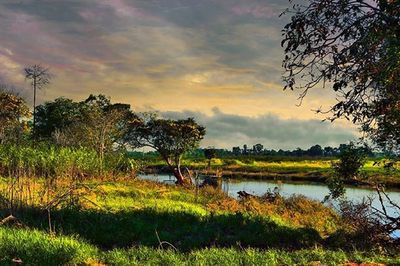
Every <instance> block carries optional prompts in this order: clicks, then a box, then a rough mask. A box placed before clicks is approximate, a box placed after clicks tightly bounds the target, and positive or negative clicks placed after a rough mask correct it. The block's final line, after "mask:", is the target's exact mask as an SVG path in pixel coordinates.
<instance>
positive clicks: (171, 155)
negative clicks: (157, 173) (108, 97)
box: [127, 116, 206, 185]
mask: <svg viewBox="0 0 400 266" xmlns="http://www.w3.org/2000/svg"><path fill="white" fill-rule="evenodd" d="M205 133H206V131H205V128H204V127H203V126H201V125H199V124H197V123H196V121H195V120H194V119H193V118H188V119H181V120H172V119H159V118H156V117H154V116H149V117H147V118H142V119H141V120H140V121H136V122H134V123H133V124H132V125H131V130H130V132H129V133H128V135H127V143H128V144H130V146H132V147H133V148H140V147H150V148H153V149H155V150H156V151H157V152H158V153H159V154H160V155H161V157H162V158H163V159H164V160H165V162H166V163H167V165H168V167H169V168H170V170H171V171H172V172H173V174H174V176H175V177H176V180H177V181H176V182H177V184H179V185H184V184H187V183H190V180H188V179H187V178H186V177H185V176H184V175H183V174H182V171H181V161H182V156H183V154H184V153H186V152H188V151H190V150H193V149H195V148H197V147H198V146H199V144H200V141H201V140H202V139H203V137H204V135H205Z"/></svg>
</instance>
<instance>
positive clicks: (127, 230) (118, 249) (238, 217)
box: [0, 180, 399, 265]
mask: <svg viewBox="0 0 400 266" xmlns="http://www.w3.org/2000/svg"><path fill="white" fill-rule="evenodd" d="M86 184H87V185H88V186H93V187H97V190H98V192H99V193H97V194H96V195H94V194H90V195H88V196H87V197H89V199H90V200H91V201H92V202H94V203H95V204H88V203H81V205H79V206H73V207H62V208H61V207H60V208H57V209H54V210H53V211H52V212H51V220H52V225H53V227H54V229H55V236H52V235H49V234H47V233H46V232H47V231H48V227H49V226H48V220H47V219H48V217H47V212H46V211H43V210H41V209H40V206H39V205H35V204H33V205H31V206H25V207H24V208H22V209H20V210H19V211H18V212H16V213H14V215H16V216H17V217H18V219H19V220H20V221H21V223H22V224H23V225H24V228H23V229H21V228H14V229H12V228H6V227H1V226H0V265H11V260H12V259H13V258H20V259H21V260H22V261H23V262H24V264H23V265H86V264H89V265H90V264H93V265H95V263H96V262H101V263H105V264H107V265H309V263H310V262H312V261H321V262H323V263H325V264H326V265H337V264H338V263H341V262H348V261H353V262H361V261H364V262H366V261H375V262H390V263H392V264H393V265H395V262H396V261H397V262H398V261H399V258H398V257H397V258H396V257H395V256H393V255H385V254H381V253H376V254H377V255H374V254H372V253H365V252H361V251H360V252H356V251H353V250H346V251H341V250H330V246H329V245H327V244H326V243H325V238H326V237H328V236H329V235H331V234H334V233H335V231H336V230H337V229H339V228H340V220H338V218H337V216H336V215H335V213H334V212H333V211H332V210H330V209H329V208H327V207H324V206H323V205H322V204H320V203H318V202H314V201H310V200H307V199H305V198H302V197H294V198H290V199H282V200H280V201H277V202H275V203H270V202H267V201H265V202H264V201H260V200H258V199H249V200H246V201H243V202H239V201H237V200H235V199H232V198H229V197H226V196H225V195H223V194H222V193H220V192H218V191H214V190H212V189H203V190H201V191H200V192H199V194H198V196H196V195H195V193H194V191H193V190H190V189H186V188H181V187H174V186H167V185H162V184H156V183H152V182H145V181H140V180H134V181H123V180H121V181H118V182H116V181H115V182H105V181H97V180H91V181H87V182H86ZM0 215H1V217H5V216H6V215H7V211H6V210H5V209H3V210H0ZM320 217H323V219H321V218H320ZM157 234H158V235H159V237H160V239H161V240H162V241H167V242H169V243H171V244H172V245H173V246H174V247H175V248H177V250H178V251H177V252H175V251H173V250H171V249H170V250H160V249H158V247H159V240H158V239H157ZM316 247H317V248H316Z"/></svg>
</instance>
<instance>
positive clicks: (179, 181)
mask: <svg viewBox="0 0 400 266" xmlns="http://www.w3.org/2000/svg"><path fill="white" fill-rule="evenodd" d="M173 173H174V176H175V178H176V184H178V185H184V184H186V178H185V177H184V176H183V175H182V173H181V171H180V169H178V168H173Z"/></svg>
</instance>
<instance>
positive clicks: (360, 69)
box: [282, 0, 400, 149]
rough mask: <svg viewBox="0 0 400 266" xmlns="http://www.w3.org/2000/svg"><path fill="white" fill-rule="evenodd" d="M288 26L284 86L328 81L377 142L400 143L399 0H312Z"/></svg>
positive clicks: (341, 112)
mask: <svg viewBox="0 0 400 266" xmlns="http://www.w3.org/2000/svg"><path fill="white" fill-rule="evenodd" d="M286 14H291V17H292V19H291V21H290V22H289V23H288V24H287V25H286V26H285V28H284V30H283V34H284V39H283V41H282V45H283V47H284V48H285V59H284V61H283V66H284V67H285V69H286V75H285V77H284V81H285V88H289V89H292V90H293V89H300V90H301V91H302V92H301V94H300V97H301V98H303V97H304V96H305V95H306V94H307V92H308V91H309V89H311V88H313V87H316V86H320V85H321V86H329V87H331V88H332V89H333V91H335V92H336V93H337V99H338V102H337V103H336V104H335V105H334V106H333V107H332V108H331V110H330V111H331V112H332V114H333V115H332V117H331V118H330V119H331V120H332V121H333V120H335V119H336V118H339V117H345V118H347V119H349V120H351V121H352V122H353V123H356V124H358V125H360V126H361V128H362V130H363V131H364V132H366V133H367V134H368V136H369V137H371V138H372V140H374V141H375V142H376V143H377V144H379V145H381V146H383V147H386V148H389V149H392V148H395V147H398V146H399V145H400V131H399V127H398V125H399V124H400V115H399V113H400V94H399V88H400V38H399V32H400V1H384V0H358V1H342V0H332V1H326V0H310V1H308V3H307V5H294V6H293V8H292V9H290V10H288V11H287V12H286Z"/></svg>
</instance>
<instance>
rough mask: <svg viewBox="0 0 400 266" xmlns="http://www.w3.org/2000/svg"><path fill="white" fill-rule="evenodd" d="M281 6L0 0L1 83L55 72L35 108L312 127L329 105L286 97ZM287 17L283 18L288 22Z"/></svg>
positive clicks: (212, 0)
mask: <svg viewBox="0 0 400 266" xmlns="http://www.w3.org/2000/svg"><path fill="white" fill-rule="evenodd" d="M287 5H288V3H287V1H286V0H270V1H263V0H204V1H203V0H202V1H198V0H185V1H181V0H163V1H160V0H146V1H142V0H97V1H92V0H65V1H53V0H42V1H36V0H22V1H13V0H5V1H1V3H0V24H1V25H2V26H1V27H0V36H1V47H0V75H1V76H3V80H5V81H9V82H10V83H13V84H14V83H15V84H14V85H17V86H26V87H27V83H26V82H25V81H24V79H23V75H22V74H21V73H22V69H23V67H24V66H27V65H31V64H35V63H41V64H43V65H45V66H47V67H50V70H51V72H52V73H53V74H55V78H54V79H53V80H52V83H51V84H50V86H48V88H47V90H46V91H42V92H40V93H39V95H38V97H39V102H43V101H45V100H52V99H54V98H56V97H59V96H65V97H70V98H73V99H82V98H85V97H86V96H87V95H88V94H90V93H104V94H107V95H110V96H111V97H112V98H113V99H114V100H116V101H123V102H128V103H130V104H131V105H132V106H133V107H134V108H135V109H144V108H146V107H148V106H151V107H152V108H154V109H158V110H163V111H165V110H171V111H182V110H184V109H190V110H201V111H204V113H207V114H208V115H210V111H209V110H210V109H211V108H212V107H213V106H218V107H219V108H220V109H221V110H223V111H224V112H226V113H240V114H242V115H244V116H259V115H263V114H264V113H266V112H271V113H276V114H278V115H279V117H281V118H284V119H288V118H293V117H296V118H299V119H309V118H310V117H314V113H313V112H311V111H310V110H311V109H316V108H319V107H320V106H321V105H323V106H326V107H329V106H330V105H331V104H332V102H333V100H332V99H334V97H330V96H332V95H330V94H328V92H327V91H326V90H315V93H313V92H311V93H310V95H309V96H308V97H307V99H306V100H305V103H304V105H303V107H302V108H297V107H295V104H296V103H297V100H296V98H297V93H290V92H287V93H286V92H285V93H284V92H283V91H282V84H281V83H282V82H281V74H282V68H281V60H282V58H283V56H282V49H281V47H280V39H281V32H280V31H281V28H282V26H283V25H284V24H285V19H279V18H278V16H277V15H276V14H277V13H279V12H280V11H282V10H283V9H284V8H285V7H287ZM286 19H287V18H286Z"/></svg>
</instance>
